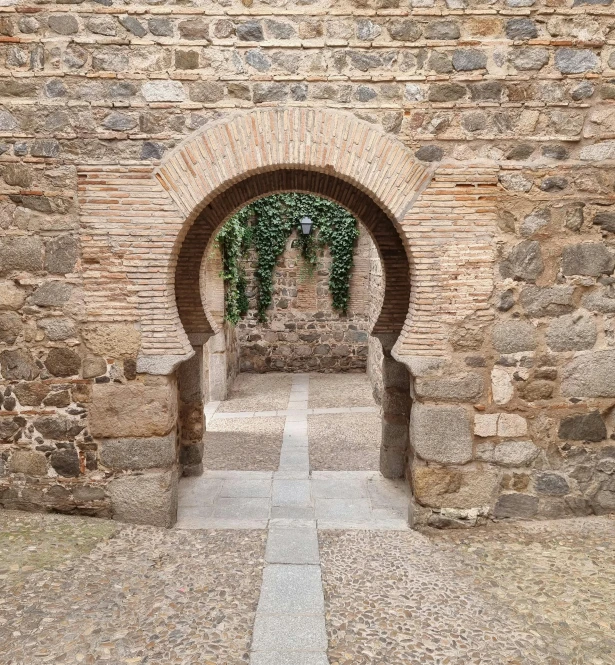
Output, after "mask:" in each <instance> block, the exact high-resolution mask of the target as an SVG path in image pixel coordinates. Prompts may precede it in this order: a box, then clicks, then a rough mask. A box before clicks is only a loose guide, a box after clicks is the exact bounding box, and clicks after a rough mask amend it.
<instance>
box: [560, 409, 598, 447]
mask: <svg viewBox="0 0 615 665" xmlns="http://www.w3.org/2000/svg"><path fill="white" fill-rule="evenodd" d="M557 435H558V436H559V438H560V439H567V440H570V441H594V442H597V441H603V440H604V439H606V438H607V430H606V425H605V422H604V419H603V418H602V415H601V414H600V412H599V411H592V412H591V413H580V414H576V415H574V416H569V417H567V418H563V419H562V421H561V422H560V425H559V430H558V432H557Z"/></svg>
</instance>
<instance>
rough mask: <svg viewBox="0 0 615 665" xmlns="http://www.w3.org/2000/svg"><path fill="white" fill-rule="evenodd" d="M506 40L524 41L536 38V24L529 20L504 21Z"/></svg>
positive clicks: (513, 19) (514, 19)
mask: <svg viewBox="0 0 615 665" xmlns="http://www.w3.org/2000/svg"><path fill="white" fill-rule="evenodd" d="M506 36H507V37H508V39H514V40H526V39H534V38H536V37H538V29H537V28H536V23H534V21H532V19H529V18H512V19H509V20H508V21H506Z"/></svg>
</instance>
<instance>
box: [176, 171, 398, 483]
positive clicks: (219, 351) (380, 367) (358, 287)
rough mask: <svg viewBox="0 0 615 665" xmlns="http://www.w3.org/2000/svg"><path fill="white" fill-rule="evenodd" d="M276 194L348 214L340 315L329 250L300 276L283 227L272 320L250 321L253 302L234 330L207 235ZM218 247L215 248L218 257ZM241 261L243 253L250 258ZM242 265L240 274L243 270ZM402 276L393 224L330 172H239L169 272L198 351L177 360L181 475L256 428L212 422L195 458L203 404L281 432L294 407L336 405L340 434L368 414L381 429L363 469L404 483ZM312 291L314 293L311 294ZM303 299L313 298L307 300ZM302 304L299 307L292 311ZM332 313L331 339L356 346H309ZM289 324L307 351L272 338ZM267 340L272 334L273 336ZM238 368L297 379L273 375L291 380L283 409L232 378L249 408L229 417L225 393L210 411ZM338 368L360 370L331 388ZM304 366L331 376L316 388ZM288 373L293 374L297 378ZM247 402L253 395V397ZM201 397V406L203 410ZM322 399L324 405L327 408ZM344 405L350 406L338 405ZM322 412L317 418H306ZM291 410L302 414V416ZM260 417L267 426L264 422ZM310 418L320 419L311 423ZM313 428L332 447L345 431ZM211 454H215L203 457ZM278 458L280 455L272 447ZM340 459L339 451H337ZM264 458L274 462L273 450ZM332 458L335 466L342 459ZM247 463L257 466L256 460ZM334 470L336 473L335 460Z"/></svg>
mask: <svg viewBox="0 0 615 665" xmlns="http://www.w3.org/2000/svg"><path fill="white" fill-rule="evenodd" d="M282 192H286V193H290V192H299V193H302V194H310V195H317V196H319V197H324V198H325V199H327V200H329V201H332V202H335V204H336V205H339V206H342V207H343V209H344V210H346V211H348V212H349V213H350V214H351V215H352V216H354V217H355V218H356V220H357V229H358V240H359V242H357V243H356V244H355V246H354V258H355V259H356V260H357V263H358V264H359V265H358V266H357V265H355V272H354V275H352V276H351V281H352V280H354V288H352V286H353V285H351V289H350V302H349V307H348V310H349V311H347V312H345V313H344V314H343V315H339V313H336V314H334V315H332V314H333V312H332V308H331V296H330V293H329V292H328V290H327V289H326V282H327V278H328V270H327V269H326V268H327V267H328V268H329V269H330V258H331V257H330V254H329V255H327V251H326V249H325V250H324V251H323V252H322V257H321V258H322V259H323V260H324V261H325V263H326V262H327V261H328V262H329V264H328V266H321V267H323V269H322V270H318V271H317V272H319V273H321V274H319V275H317V276H316V277H315V278H313V279H310V280H305V281H303V283H301V281H302V280H301V277H300V275H299V271H300V266H299V265H298V264H299V263H300V257H299V254H300V251H299V250H298V248H297V245H298V244H300V243H297V239H298V238H297V233H296V232H292V233H290V234H289V236H288V239H287V240H288V242H287V243H286V244H285V249H284V252H283V256H282V258H281V263H279V264H278V266H277V268H276V276H275V281H276V285H275V286H276V287H279V286H281V285H282V284H283V285H284V287H283V289H281V290H280V292H278V293H277V294H276V295H277V296H279V297H278V298H277V299H276V301H275V302H274V307H273V311H272V312H271V313H272V314H273V317H274V319H275V321H274V322H273V326H272V325H271V323H272V322H271V321H268V322H266V323H264V322H262V321H258V316H257V312H256V311H255V310H256V308H257V303H256V301H253V302H252V312H250V311H248V316H247V318H246V319H244V320H241V321H238V322H236V323H237V325H236V326H235V325H231V324H230V323H229V322H228V316H226V317H225V305H224V298H223V293H224V292H223V288H222V281H223V280H222V279H221V277H220V268H221V267H222V257H221V256H220V254H219V250H218V248H217V247H216V242H215V238H216V235H217V234H218V233H219V231H220V229H221V228H222V227H223V226H224V224H225V223H228V220H229V219H230V218H232V217H233V215H235V214H236V213H237V211H238V210H241V209H243V208H244V207H245V206H246V205H248V204H249V203H251V202H253V201H255V200H262V199H263V197H267V196H271V195H278V194H280V193H282ZM216 252H218V254H217V255H216ZM252 259H254V257H252ZM249 261H250V259H249V258H248V263H249ZM246 267H248V271H249V266H246ZM357 268H358V269H357ZM409 272H410V271H409V267H408V259H407V256H406V251H405V249H404V246H403V243H402V241H401V238H400V236H399V234H398V233H397V230H396V228H395V226H394V223H393V222H392V220H391V219H390V218H389V217H388V216H387V215H386V214H385V213H384V212H383V211H382V209H381V208H379V206H377V205H376V204H375V203H374V202H373V201H372V199H371V198H370V197H369V196H368V195H367V194H365V193H364V192H361V191H360V190H358V189H357V188H356V187H354V186H352V185H350V184H349V183H347V182H344V181H342V180H340V179H339V178H336V177H335V176H331V175H325V174H322V173H315V172H310V171H300V170H291V169H279V170H276V171H272V172H268V173H265V174H259V175H257V176H252V177H249V178H246V179H245V180H243V181H241V182H239V183H236V184H235V185H233V186H232V187H230V188H229V189H227V190H226V191H225V192H224V193H222V194H220V195H218V197H216V199H214V200H213V201H212V202H211V203H210V204H209V205H207V206H206V207H205V208H204V210H203V211H202V212H201V213H200V215H199V216H198V217H197V219H196V220H195V222H194V224H193V225H192V227H191V228H190V229H189V230H188V232H187V234H186V236H185V239H184V242H183V244H182V247H181V249H180V252H179V259H178V263H177V268H176V273H175V275H176V298H177V306H178V311H179V314H180V317H181V320H182V323H183V325H184V328H185V330H186V332H187V334H188V337H189V339H190V341H191V343H192V346H193V348H194V349H195V356H194V357H193V358H192V359H191V360H190V361H188V362H187V363H184V365H182V366H181V367H180V370H179V378H180V381H179V384H180V396H181V434H180V440H181V460H180V461H181V462H182V465H183V472H184V475H195V474H199V473H201V471H202V469H203V466H205V468H206V469H207V468H210V467H211V466H214V467H215V466H216V464H217V463H216V462H215V460H214V459H213V457H216V456H218V457H220V455H222V456H223V455H224V446H225V443H226V442H228V445H229V446H231V447H233V446H234V447H235V448H237V446H239V447H241V443H240V442H239V443H238V441H237V438H239V439H241V438H242V437H244V439H245V437H246V436H249V434H248V433H249V432H252V433H254V432H256V431H257V430H258V427H256V423H252V425H250V424H249V423H248V422H247V420H244V421H243V422H242V423H240V425H241V426H240V427H239V432H235V433H234V434H233V433H232V432H230V431H229V430H228V429H227V428H226V427H225V426H226V425H228V424H229V423H228V422H227V423H223V422H217V426H216V427H213V426H212V427H210V432H211V436H210V439H209V440H210V442H211V441H213V440H214V439H216V444H215V446H213V447H214V448H216V447H217V449H216V450H215V451H213V448H212V449H211V450H210V448H209V447H205V459H204V458H203V449H204V445H203V439H204V438H205V440H206V441H207V433H205V422H204V421H203V422H202V423H199V422H198V421H199V418H198V416H197V414H198V413H200V412H202V411H203V408H204V407H205V409H206V411H208V414H207V415H209V417H210V418H212V417H213V418H215V419H216V421H219V420H226V421H230V420H232V418H231V416H233V415H236V416H238V419H247V418H248V417H250V416H248V415H247V414H248V413H251V414H252V416H251V417H255V416H254V414H257V415H258V416H259V417H260V418H262V419H263V420H261V421H259V425H263V424H264V425H266V426H271V427H274V429H275V428H276V427H277V428H278V429H279V428H280V427H281V428H282V430H283V429H284V422H283V421H284V417H286V416H287V415H288V414H291V415H292V412H293V411H297V410H301V411H305V414H304V415H305V416H306V417H307V416H308V414H309V416H314V417H315V416H317V415H318V416H326V415H327V414H326V412H327V411H336V410H338V411H341V412H342V413H340V416H342V417H341V418H340V420H345V421H346V424H345V427H346V429H347V430H352V429H353V425H354V428H355V429H354V431H355V436H356V432H357V430H356V427H357V425H358V426H359V430H360V431H361V432H363V431H364V430H368V429H369V427H368V426H367V423H366V424H365V426H364V427H361V424H360V423H358V420H360V419H361V418H367V419H369V418H374V417H375V418H376V419H377V421H378V426H377V428H376V429H378V430H379V431H378V432H377V433H376V434H375V435H374V433H373V429H372V441H371V443H372V444H373V443H374V439H377V441H376V447H377V450H376V458H377V463H376V464H373V462H372V463H371V464H372V467H371V470H372V471H374V472H378V471H380V472H381V473H382V474H383V475H384V476H386V477H387V478H403V477H404V475H405V471H406V468H407V455H408V418H409V410H410V396H409V385H408V383H409V381H408V372H407V370H406V369H405V367H404V366H402V365H400V364H399V363H397V362H396V361H394V360H393V359H392V357H391V356H390V351H391V348H392V346H393V344H394V343H395V341H396V340H397V337H398V336H399V334H400V332H401V330H402V327H403V323H404V321H405V319H406V315H407V310H408V302H409ZM249 277H253V275H249ZM312 277H314V276H312ZM252 281H253V280H252ZM370 282H371V283H370ZM199 284H200V288H199ZM319 291H320V295H321V296H322V297H321V298H320V299H319ZM310 298H312V302H311V304H310ZM253 299H254V298H253ZM319 300H320V302H319ZM325 300H328V302H329V304H328V306H327V307H326V308H325V307H323V305H322V303H323V302H324V301H325ZM302 305H303V309H304V311H303V312H302V311H300V310H301V309H302ZM248 310H250V305H248ZM282 310H284V311H282ZM225 319H226V320H225ZM290 319H292V321H291V320H290ZM333 320H336V322H337V323H338V325H337V329H336V330H335V334H334V335H333V336H332V337H331V339H333V338H335V337H337V338H338V339H337V341H339V342H343V341H344V339H346V340H348V339H349V338H350V337H353V339H354V340H355V341H356V342H358V343H356V344H354V345H352V347H353V348H352V349H350V348H349V345H348V344H343V343H336V344H333V345H331V344H317V343H315V342H317V341H321V340H320V339H319V338H318V334H317V333H316V332H310V330H312V331H316V330H318V329H322V327H323V326H322V325H321V324H322V323H325V324H326V323H331V322H332V321H333ZM297 321H299V324H300V325H299V332H297V327H298V326H297ZM357 324H358V325H357ZM272 328H279V329H280V330H273V329H272ZM282 329H283V331H282ZM290 330H292V332H291V333H290V337H291V339H292V340H293V341H296V342H301V341H304V342H305V344H302V345H301V344H299V345H296V346H303V347H304V348H303V349H301V352H300V353H302V354H304V355H303V356H302V355H300V353H295V351H297V349H296V348H295V349H294V350H293V349H291V348H290V347H291V345H289V344H288V343H285V344H283V345H280V344H277V342H279V341H280V339H282V341H284V342H288V337H289V334H288V333H289V331H290ZM279 333H282V335H280V334H279ZM302 336H303V339H302ZM273 337H275V338H276V339H275V340H274V339H273ZM267 346H269V349H267ZM242 347H243V354H242ZM271 347H276V350H277V351H279V349H280V347H284V348H285V351H283V352H281V353H275V352H271V353H269V352H270V351H272V349H271ZM317 347H319V348H317ZM368 347H369V348H370V349H371V357H368V356H369V355H370V354H369V353H368ZM263 349H265V351H266V353H268V355H267V359H263V358H262V357H261V356H260V355H259V354H260V352H261V351H263ZM284 353H286V354H287V356H288V355H290V356H292V358H288V357H286V358H284V357H283V355H282V354H284ZM368 366H370V376H371V379H372V383H371V384H370V381H369V378H368V377H367V376H366V370H367V368H368ZM240 369H243V371H244V373H248V372H250V373H254V372H259V373H262V372H264V371H278V372H283V373H291V374H292V373H295V374H296V376H295V377H294V378H293V377H292V376H291V377H287V378H286V379H283V378H281V379H280V380H276V379H275V378H274V379H273V381H274V382H275V383H277V384H278V385H277V388H280V387H281V386H283V385H285V383H288V386H286V396H285V397H283V396H278V397H280V399H281V400H282V401H284V404H281V403H280V404H278V403H277V402H276V399H277V397H276V390H275V389H273V392H272V394H271V395H270V400H269V404H268V406H269V408H266V401H267V397H266V396H264V395H263V393H264V392H267V391H266V390H263V389H262V388H261V389H259V388H258V387H256V386H255V384H254V386H252V384H253V383H254V381H253V379H250V378H245V377H244V376H243V375H240V378H239V382H238V383H236V384H235V385H236V388H237V389H236V390H235V392H234V393H231V397H235V398H237V397H238V396H241V393H242V391H243V393H244V394H243V395H242V397H243V398H244V399H243V402H242V401H241V399H239V400H235V404H243V405H244V406H245V404H249V405H250V407H249V409H250V410H249V411H248V410H243V407H237V408H242V412H241V413H235V412H234V411H233V408H234V407H233V406H232V403H233V399H231V400H230V402H226V403H224V404H223V406H222V407H221V409H220V411H218V412H217V413H216V414H215V415H214V413H213V409H218V408H219V407H218V406H213V405H212V404H215V403H216V402H220V401H221V400H220V398H223V397H226V396H227V393H228V389H229V387H230V386H231V385H232V383H233V381H234V380H235V377H236V376H237V374H238V373H239V370H240ZM336 369H337V370H340V369H343V370H345V371H348V370H351V371H352V370H354V371H355V372H357V373H361V376H360V377H359V376H357V375H355V377H354V379H351V380H350V381H349V380H342V382H341V383H340V384H338V385H337V386H336V385H335V382H336V380H338V379H339V375H338V374H335V376H334V375H333V372H332V370H336ZM312 371H325V372H328V373H329V377H328V379H324V381H323V380H321V381H320V384H319V383H318V379H317V378H316V376H315V377H314V378H310V377H309V376H308V372H312ZM297 372H299V373H298V374H297ZM197 375H199V376H200V377H202V383H201V389H200V391H195V390H194V386H195V385H196V384H197V383H198V381H197V378H196V377H197ZM353 381H354V382H353ZM261 383H263V385H265V384H266V383H267V380H264V381H263V380H261ZM310 384H311V385H312V387H313V388H314V389H315V392H316V393H320V396H321V399H320V400H318V398H317V396H316V395H315V394H314V391H312V392H311V394H308V393H309V392H310V390H309V388H308V387H309V386H310ZM251 386H252V389H253V391H254V392H255V394H253V395H248V394H246V392H248V393H249V392H250V387H251ZM374 387H376V391H374V390H373V388H374ZM254 389H255V390H254ZM282 392H284V389H282ZM327 392H328V393H329V396H330V397H331V395H334V394H335V395H336V396H337V398H338V403H337V404H335V403H331V404H329V402H327V399H326V398H324V399H325V401H324V402H323V401H322V400H323V394H325V393H327ZM374 392H375V393H376V395H377V397H378V398H379V403H376V402H374V400H373V397H372V395H373V394H374ZM256 393H260V398H261V399H260V401H259V399H258V398H259V395H258V394H256ZM263 397H265V402H263V401H262V398H263ZM212 398H214V399H212ZM215 398H218V399H215ZM251 399H252V401H250V400H251ZM340 400H341V401H340ZM206 402H208V404H209V406H206V404H205V403H206ZM325 402H327V403H326V405H325ZM342 402H343V404H342ZM346 402H348V403H347V404H346ZM247 408H248V407H246V409H247ZM319 410H320V411H322V413H315V412H317V411H319ZM371 413H377V415H376V416H371V415H368V414H371ZM223 414H227V415H223ZM352 414H354V416H353V415H352ZM296 415H297V416H298V417H299V415H300V414H296ZM267 418H269V419H271V421H272V422H270V423H267V422H266V419H267ZM276 419H277V420H276ZM314 419H315V420H318V418H314ZM325 419H326V418H325ZM274 421H275V422H274ZM212 422H213V421H212ZM321 425H322V426H324V428H325V429H326V430H328V431H330V433H331V435H332V436H333V439H335V436H337V437H338V440H337V443H336V442H335V441H334V440H332V441H331V444H330V445H331V446H335V445H338V446H339V445H340V443H343V441H341V440H343V439H344V438H346V439H348V438H351V436H352V435H349V433H348V432H346V433H344V432H343V431H341V430H343V429H344V428H343V427H342V428H341V429H340V427H337V428H336V427H333V426H332V424H331V423H321ZM371 425H373V423H371ZM306 426H307V420H306ZM246 427H247V428H248V429H246ZM310 427H311V426H310ZM314 427H316V428H317V427H318V425H317V424H316V423H314ZM265 429H267V427H265ZM312 429H313V427H312ZM333 430H336V431H335V432H334V431H333ZM214 433H215V434H214ZM262 436H263V437H264V438H265V439H266V438H267V436H274V438H275V436H278V438H279V440H280V441H281V440H282V431H280V432H278V434H277V435H275V434H272V433H271V432H269V433H267V432H263V433H262ZM306 437H307V430H306ZM340 437H341V440H340ZM321 438H322V437H321ZM342 447H343V446H342ZM248 448H249V446H246V451H245V452H246V454H248V455H254V457H255V458H256V457H258V455H259V453H258V452H255V451H254V450H251V451H248ZM208 450H210V452H211V453H212V455H213V457H212V459H211V462H210V463H209V464H208V459H207V455H208V452H207V451H208ZM229 450H230V448H229ZM329 454H330V451H329ZM277 455H278V456H279V455H280V451H279V450H278V451H277ZM339 455H340V457H343V450H341V448H340V450H339ZM273 456H274V457H275V456H276V453H274V455H273ZM325 456H326V453H325ZM283 457H284V450H283V449H282V457H281V458H280V460H281V461H280V464H282V459H283ZM314 459H315V458H314ZM243 462H244V463H245V467H244V468H247V469H254V468H255V467H254V466H253V465H251V464H250V463H249V461H248V462H246V460H245V459H244V460H243ZM270 463H271V462H270ZM341 464H342V467H343V466H344V462H341ZM256 466H257V467H258V464H257V465H256ZM325 466H326V463H325ZM350 466H351V468H349V469H346V470H353V471H354V470H358V469H360V468H362V467H361V466H355V467H353V465H352V463H350ZM368 466H369V463H368ZM373 467H375V468H373ZM280 468H282V467H280ZM332 468H337V469H338V470H342V469H340V468H339V465H338V466H337V467H335V466H334V467H332ZM256 470H258V469H256ZM366 470H367V469H366ZM309 472H310V464H309V462H308V464H307V473H308V474H309Z"/></svg>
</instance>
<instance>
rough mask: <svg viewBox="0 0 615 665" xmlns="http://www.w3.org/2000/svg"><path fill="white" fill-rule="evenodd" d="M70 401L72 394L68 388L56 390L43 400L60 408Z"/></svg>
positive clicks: (45, 403)
mask: <svg viewBox="0 0 615 665" xmlns="http://www.w3.org/2000/svg"><path fill="white" fill-rule="evenodd" d="M70 403H71V396H70V391H68V390H54V391H53V392H51V393H49V395H47V397H46V398H45V400H44V402H43V404H44V405H45V406H55V407H58V408H60V409H61V408H64V407H66V406H68V405H69V404H70Z"/></svg>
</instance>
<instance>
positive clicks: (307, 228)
mask: <svg viewBox="0 0 615 665" xmlns="http://www.w3.org/2000/svg"><path fill="white" fill-rule="evenodd" d="M299 223H300V224H301V230H302V231H303V235H304V236H309V235H310V233H311V232H312V225H313V224H314V222H313V221H312V220H311V219H310V218H309V217H303V218H302V219H301V221H300V222H299Z"/></svg>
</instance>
